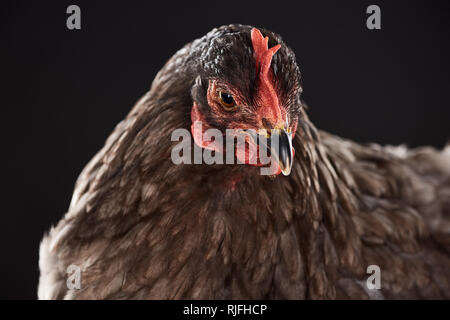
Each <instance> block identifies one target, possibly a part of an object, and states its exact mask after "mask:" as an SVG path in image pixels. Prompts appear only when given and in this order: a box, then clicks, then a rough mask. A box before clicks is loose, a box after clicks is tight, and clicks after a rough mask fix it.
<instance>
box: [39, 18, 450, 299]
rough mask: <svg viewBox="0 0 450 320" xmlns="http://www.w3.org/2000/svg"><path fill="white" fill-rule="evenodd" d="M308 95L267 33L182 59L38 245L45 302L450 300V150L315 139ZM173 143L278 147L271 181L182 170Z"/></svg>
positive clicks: (291, 60)
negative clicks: (245, 140)
mask: <svg viewBox="0 0 450 320" xmlns="http://www.w3.org/2000/svg"><path fill="white" fill-rule="evenodd" d="M301 93H302V88H301V77H300V71H299V68H298V66H297V63H296V59H295V55H294V53H293V52H292V50H291V49H290V48H289V47H288V46H287V45H286V44H285V43H284V42H283V41H282V39H281V38H280V36H279V35H277V34H275V33H272V32H270V31H268V30H265V29H256V28H252V27H250V26H243V25H229V26H223V27H220V28H216V29H213V30H212V31H211V32H209V33H208V34H207V35H205V36H204V37H202V38H200V39H197V40H195V41H193V42H191V43H189V44H187V45H186V46H184V47H183V48H182V49H181V50H179V51H178V52H177V53H176V54H175V55H174V56H173V57H172V58H171V59H170V60H169V61H168V62H167V63H166V65H165V66H164V67H163V68H162V70H161V71H160V72H159V73H158V74H157V75H156V77H155V79H154V81H153V83H152V86H151V89H150V91H149V92H148V93H147V94H145V95H144V97H143V98H141V99H140V100H139V101H138V102H137V104H136V106H135V107H134V108H133V109H132V110H131V112H130V113H129V114H128V115H127V117H126V118H125V119H124V120H123V121H122V122H120V123H119V124H118V125H117V127H116V128H115V130H114V131H113V133H112V134H111V135H110V137H109V138H108V139H107V141H106V143H105V145H104V147H103V148H102V149H101V150H100V151H99V152H98V154H97V155H96V156H95V157H94V158H93V159H92V160H91V161H90V162H89V164H88V165H87V166H86V167H85V169H84V170H83V172H82V173H81V175H80V177H79V178H78V180H77V182H76V186H75V190H74V193H73V198H72V201H71V204H70V207H69V210H68V212H67V213H66V214H65V216H64V218H63V219H62V220H61V221H60V222H59V223H58V224H57V225H56V226H55V227H53V228H51V230H50V231H49V233H48V234H47V235H45V236H44V239H43V240H42V243H41V247H40V260H39V266H40V272H41V274H40V280H39V290H38V296H39V298H41V299H348V298H350V299H402V298H419V299H420V298H447V299H448V298H450V146H448V147H446V148H445V149H443V150H442V151H438V150H435V149H433V148H431V147H423V148H418V149H411V150H408V149H407V148H406V147H403V146H400V147H392V146H388V147H382V146H380V145H377V144H369V145H361V144H358V143H354V142H352V141H349V140H345V139H342V138H339V137H337V136H334V135H332V134H329V133H326V132H323V131H320V130H318V129H316V128H315V127H314V125H313V124H312V123H311V122H310V120H309V119H308V116H307V114H306V111H307V110H306V109H307V108H306V106H305V104H304V103H303V102H302V100H301ZM198 121H200V122H201V123H202V124H203V127H202V130H201V131H197V132H195V130H194V123H195V122H198ZM179 128H181V129H183V128H184V129H187V130H189V131H190V132H191V133H192V136H193V137H192V138H191V139H192V145H195V146H197V147H200V148H203V149H204V150H208V149H211V150H213V151H214V152H217V153H220V152H221V151H222V152H223V149H220V147H218V145H214V146H211V145H208V144H206V143H205V141H202V139H201V134H202V133H203V132H204V130H206V129H211V128H214V129H218V130H220V132H224V131H225V130H227V129H235V130H236V129H237V130H240V129H255V130H260V129H265V130H267V132H268V135H269V136H270V135H271V134H274V135H275V134H277V133H278V134H279V136H280V138H281V140H280V151H279V152H278V154H276V152H274V154H275V155H277V156H278V157H277V158H272V159H276V160H277V161H274V163H275V164H276V166H275V170H274V171H273V172H272V173H271V174H269V175H262V174H261V171H260V170H261V168H262V167H264V166H263V164H261V163H260V160H259V159H257V161H256V163H253V164H251V163H250V162H249V161H248V160H249V159H248V157H247V158H246V155H247V156H248V154H246V153H245V151H243V152H244V153H242V150H240V152H238V151H236V153H234V154H233V156H235V157H236V158H240V159H241V160H243V162H244V163H243V164H239V163H234V164H218V163H216V164H205V163H202V164H191V165H189V164H174V163H173V161H172V160H171V155H172V150H173V148H174V146H175V145H176V143H178V142H177V141H172V139H171V134H172V132H173V131H174V130H176V129H179ZM292 137H293V138H292ZM249 141H250V140H249ZM200 150H202V149H200ZM280 173H283V174H280ZM69 265H75V266H78V267H79V270H80V279H81V281H80V287H79V288H69V287H68V286H67V278H68V276H69V274H67V268H68V266H69ZM373 265H375V266H378V267H379V268H380V269H379V270H380V275H381V280H380V284H381V289H379V290H377V289H373V288H369V287H368V286H367V279H368V277H369V276H370V274H368V273H367V270H368V267H369V266H373Z"/></svg>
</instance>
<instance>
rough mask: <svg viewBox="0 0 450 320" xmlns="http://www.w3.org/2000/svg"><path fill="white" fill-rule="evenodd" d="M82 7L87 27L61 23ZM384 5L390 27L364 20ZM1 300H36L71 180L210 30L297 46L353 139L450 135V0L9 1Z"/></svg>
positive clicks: (426, 140)
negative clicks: (252, 33)
mask: <svg viewBox="0 0 450 320" xmlns="http://www.w3.org/2000/svg"><path fill="white" fill-rule="evenodd" d="M70 4H77V5H79V6H80V7H81V19H82V29H81V30H78V31H71V30H68V29H67V28H66V19H67V16H68V15H67V14H66V8H67V6H68V5H70ZM370 4H377V5H379V6H380V7H381V12H382V13H381V19H382V30H376V31H370V30H368V29H367V28H366V18H367V16H368V15H367V14H366V8H367V6H368V5H370ZM0 8H1V9H0V10H1V16H0V19H1V21H0V23H1V54H2V56H3V57H2V58H1V70H0V74H1V77H2V80H3V85H2V86H1V87H2V94H1V106H2V117H1V119H2V125H1V126H0V127H1V131H2V139H1V140H2V149H1V150H2V153H1V163H2V164H1V168H2V189H3V190H2V192H1V195H2V200H1V203H2V207H1V222H0V225H1V226H2V228H1V238H0V268H1V269H0V276H1V279H0V298H3V299H4V298H26V299H35V298H36V288H37V281H38V275H39V271H38V247H39V242H40V240H41V238H42V235H43V233H44V231H46V230H48V229H49V227H50V226H51V225H52V224H55V223H56V222H57V221H58V220H59V219H60V217H61V216H62V215H63V214H64V212H65V211H66V210H67V208H68V205H69V202H70V198H71V193H72V189H73V184H74V182H75V180H76V178H77V176H78V174H79V173H80V171H81V170H82V168H83V167H84V165H85V164H86V163H87V161H88V160H89V159H90V158H91V157H92V156H93V155H94V154H95V152H96V151H97V150H99V149H100V147H101V146H102V144H103V142H104V141H105V139H106V137H107V136H108V134H109V133H110V132H111V131H112V129H113V128H114V126H115V125H116V124H117V123H118V122H119V121H120V120H121V119H122V118H123V117H124V116H125V115H126V114H127V112H128V111H129V109H130V108H131V107H132V106H133V104H134V102H135V101H136V100H137V99H138V98H139V97H140V96H141V95H143V94H144V92H145V91H146V90H147V89H148V88H149V87H150V84H151V81H152V79H153V77H154V76H155V74H156V72H157V71H158V70H159V69H160V68H161V67H162V65H163V64H164V62H165V61H166V60H167V59H168V58H169V57H170V56H171V55H172V54H173V53H174V52H175V51H176V50H178V49H179V48H180V47H181V46H183V45H184V44H185V43H186V42H189V41H191V40H193V39H195V38H198V37H200V36H202V35H203V34H205V33H206V32H208V31H209V30H210V29H212V28H213V27H217V26H220V25H223V24H229V23H242V24H251V25H254V26H261V27H266V28H268V29H271V30H273V31H275V32H278V33H280V34H281V35H282V36H283V38H284V39H285V41H286V42H287V43H288V44H289V45H290V46H291V47H292V48H293V50H294V51H295V52H296V55H297V60H298V63H299V65H300V69H301V70H302V73H303V87H304V99H305V100H306V102H307V103H308V105H309V107H310V110H309V114H310V117H311V119H312V120H313V122H314V123H315V124H316V126H318V127H319V128H321V129H324V130H327V131H330V132H332V133H335V134H338V135H341V136H344V137H346V138H351V139H354V140H356V141H359V142H373V141H374V142H379V143H382V144H400V143H406V144H408V145H409V146H418V145H425V144H427V145H433V146H436V147H439V148H441V147H443V146H444V144H445V143H446V141H447V140H448V139H449V138H450V128H449V119H450V108H449V102H450V97H449V89H450V62H449V57H450V52H449V38H450V37H449V24H450V22H449V17H450V10H449V9H450V2H448V1H379V0H377V1H375V0H372V1H317V0H316V1H300V0H296V1H287V2H283V1H280V0H278V1H271V2H268V1H267V2H266V1H258V2H250V1H249V2H244V1H238V2H232V1H216V0H214V1H213V0H211V1H209V2H197V1H184V2H180V3H176V2H173V1H164V2H162V3H156V2H155V1H142V2H141V1H117V2H111V1H104V2H94V1H90V2H88V1H54V2H53V3H52V2H45V1H34V2H31V1H29V2H22V1H14V2H12V1H11V2H10V1H6V2H5V1H2V2H1V4H0Z"/></svg>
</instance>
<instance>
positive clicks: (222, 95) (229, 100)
mask: <svg viewBox="0 0 450 320" xmlns="http://www.w3.org/2000/svg"><path fill="white" fill-rule="evenodd" d="M219 100H220V103H221V104H222V106H223V108H224V109H225V110H226V111H232V110H234V108H235V107H236V102H235V101H234V98H233V96H232V95H231V94H229V93H227V92H223V91H219Z"/></svg>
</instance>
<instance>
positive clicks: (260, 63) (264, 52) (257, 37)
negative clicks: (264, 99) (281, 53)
mask: <svg viewBox="0 0 450 320" xmlns="http://www.w3.org/2000/svg"><path fill="white" fill-rule="evenodd" d="M268 44H269V37H265V38H264V37H263V35H262V33H261V31H259V30H258V29H256V28H253V29H252V45H253V57H254V58H255V60H256V64H257V68H258V69H259V72H260V77H267V73H268V72H269V68H270V63H271V62H272V56H273V55H274V54H275V52H277V51H278V49H280V48H281V45H279V44H277V45H276V46H275V47H272V48H270V49H269V48H268Z"/></svg>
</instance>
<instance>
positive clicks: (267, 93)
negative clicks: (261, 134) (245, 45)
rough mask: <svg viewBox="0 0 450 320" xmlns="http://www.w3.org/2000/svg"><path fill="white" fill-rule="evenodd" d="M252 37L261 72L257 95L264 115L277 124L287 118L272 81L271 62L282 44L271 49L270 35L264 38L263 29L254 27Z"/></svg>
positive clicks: (254, 52) (254, 54) (254, 55)
mask: <svg viewBox="0 0 450 320" xmlns="http://www.w3.org/2000/svg"><path fill="white" fill-rule="evenodd" d="M251 37H252V46H253V57H254V58H255V62H256V71H257V72H259V75H258V76H259V85H258V93H257V96H258V99H259V103H260V107H261V112H260V114H261V116H262V117H264V118H266V119H270V120H271V121H272V122H273V125H275V124H277V123H279V122H280V121H282V120H283V119H284V118H285V110H283V109H282V108H280V105H279V102H278V96H277V93H276V90H275V88H274V85H273V83H272V79H273V78H272V73H271V70H270V64H271V63H272V57H273V55H274V54H275V53H276V52H277V51H278V49H280V48H281V45H279V44H277V45H276V46H274V47H272V48H270V49H269V48H268V44H269V37H265V38H264V37H263V35H262V34H261V31H259V30H258V29H256V28H253V29H252V32H251Z"/></svg>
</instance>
